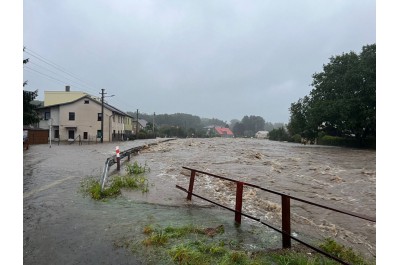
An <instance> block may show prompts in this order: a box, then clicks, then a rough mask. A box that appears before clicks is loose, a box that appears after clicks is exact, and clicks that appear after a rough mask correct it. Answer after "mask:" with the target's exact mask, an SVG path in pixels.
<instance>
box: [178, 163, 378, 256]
mask: <svg viewBox="0 0 400 265" xmlns="http://www.w3.org/2000/svg"><path fill="white" fill-rule="evenodd" d="M182 168H184V169H187V170H190V171H191V174H190V181H189V189H188V190H186V189H185V188H183V187H181V186H179V185H176V188H178V189H180V190H182V191H185V192H186V193H187V194H188V195H187V199H188V200H191V199H192V196H195V197H198V198H200V199H203V200H205V201H207V202H210V203H213V204H215V205H218V206H220V207H222V208H224V209H227V210H229V211H232V212H235V222H236V223H238V224H240V223H241V216H242V215H243V216H245V217H247V218H249V219H252V220H254V221H257V222H259V223H261V224H263V225H265V226H267V227H269V228H271V229H273V230H275V231H276V232H279V233H281V234H282V248H290V247H291V240H292V239H293V240H295V241H297V242H299V243H301V244H303V245H305V246H307V247H308V248H311V249H313V250H314V251H316V252H319V253H321V254H323V255H325V256H327V257H329V258H331V259H333V260H335V261H337V262H339V263H341V264H348V263H346V262H345V261H343V260H341V259H339V258H337V257H335V256H332V255H331V254H329V253H327V252H325V251H323V250H321V249H319V248H317V247H314V246H312V245H310V244H308V243H306V242H304V241H302V240H300V239H298V238H296V237H294V236H292V234H291V225H290V200H296V201H299V202H303V203H307V204H310V205H314V206H317V207H320V208H324V209H328V210H331V211H334V212H338V213H342V214H346V215H349V216H352V217H355V218H360V219H364V220H367V221H370V222H374V223H375V222H376V218H374V217H369V216H366V215H362V214H358V213H354V212H350V211H345V210H341V209H337V208H334V207H330V206H326V205H322V204H319V203H314V202H311V201H307V200H304V199H301V198H298V197H295V196H291V195H289V194H286V193H283V192H277V191H274V190H270V189H266V188H262V187H260V186H258V185H254V184H251V183H246V182H242V181H237V180H233V179H230V178H226V177H222V176H218V175H215V174H212V173H208V172H204V171H201V170H197V169H193V168H188V167H182ZM196 173H200V174H204V175H208V176H211V177H215V178H219V179H222V180H226V181H230V182H234V183H236V204H235V209H231V208H229V207H227V206H224V205H222V204H219V203H217V202H214V201H211V200H209V199H207V198H205V197H203V196H200V195H197V194H194V193H193V186H194V179H195V176H196ZM244 186H249V187H252V188H257V189H260V190H262V191H266V192H269V193H273V194H275V195H279V196H281V207H282V230H280V229H278V228H276V227H274V226H272V225H270V224H267V223H265V222H263V221H261V219H260V218H257V217H254V216H251V215H248V214H245V213H242V198H243V187H244Z"/></svg>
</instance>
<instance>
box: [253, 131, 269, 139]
mask: <svg viewBox="0 0 400 265" xmlns="http://www.w3.org/2000/svg"><path fill="white" fill-rule="evenodd" d="M268 134H269V132H268V131H258V132H257V133H256V138H257V139H267V138H268Z"/></svg>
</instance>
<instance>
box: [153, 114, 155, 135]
mask: <svg viewBox="0 0 400 265" xmlns="http://www.w3.org/2000/svg"><path fill="white" fill-rule="evenodd" d="M155 117H156V113H155V112H154V113H153V136H154V138H156V135H155V134H154V119H155Z"/></svg>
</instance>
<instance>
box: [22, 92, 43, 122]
mask: <svg viewBox="0 0 400 265" xmlns="http://www.w3.org/2000/svg"><path fill="white" fill-rule="evenodd" d="M23 96H24V97H23V100H24V103H23V107H24V117H23V119H24V125H31V124H35V123H38V122H39V120H40V119H39V116H38V114H37V112H36V108H37V106H36V105H34V104H32V101H33V100H34V99H35V98H36V97H37V96H38V91H37V90H36V91H27V90H24V91H23Z"/></svg>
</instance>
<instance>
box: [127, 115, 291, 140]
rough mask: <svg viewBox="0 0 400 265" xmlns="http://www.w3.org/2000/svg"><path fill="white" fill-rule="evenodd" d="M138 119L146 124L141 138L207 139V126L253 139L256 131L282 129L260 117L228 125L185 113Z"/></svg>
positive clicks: (214, 119)
mask: <svg viewBox="0 0 400 265" xmlns="http://www.w3.org/2000/svg"><path fill="white" fill-rule="evenodd" d="M127 113H128V114H129V115H131V116H133V117H136V113H134V112H131V111H128V112H127ZM138 117H139V119H144V120H146V121H147V122H148V124H147V128H145V129H144V130H143V131H141V137H142V138H143V137H146V136H147V137H151V136H153V135H152V134H153V121H154V124H155V126H154V131H155V132H154V134H156V135H157V136H159V137H165V136H167V137H172V136H176V137H208V136H209V129H208V128H207V127H209V126H219V127H225V128H230V129H231V130H232V132H233V133H234V134H235V136H236V137H254V136H255V134H256V133H257V132H258V131H270V130H273V129H274V128H279V127H282V126H283V125H284V124H283V123H271V122H265V120H264V118H262V117H260V116H254V115H251V116H247V115H246V116H244V117H243V118H242V120H237V119H234V120H231V121H230V122H229V123H228V122H225V121H223V120H220V119H217V118H211V119H210V118H200V117H199V116H196V115H191V114H186V113H175V114H157V115H155V114H153V115H151V114H146V113H138Z"/></svg>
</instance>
